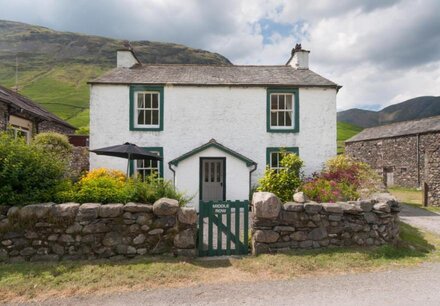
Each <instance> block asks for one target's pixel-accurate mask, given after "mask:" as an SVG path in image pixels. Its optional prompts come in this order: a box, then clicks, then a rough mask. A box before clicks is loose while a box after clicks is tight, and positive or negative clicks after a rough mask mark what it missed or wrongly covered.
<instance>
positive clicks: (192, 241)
mask: <svg viewBox="0 0 440 306" xmlns="http://www.w3.org/2000/svg"><path fill="white" fill-rule="evenodd" d="M195 236H196V235H195V233H194V231H193V230H192V229H186V230H184V231H182V232H180V233H178V234H177V235H176V236H175V237H174V246H175V247H176V248H178V249H192V248H194V247H195V246H196V237H195Z"/></svg>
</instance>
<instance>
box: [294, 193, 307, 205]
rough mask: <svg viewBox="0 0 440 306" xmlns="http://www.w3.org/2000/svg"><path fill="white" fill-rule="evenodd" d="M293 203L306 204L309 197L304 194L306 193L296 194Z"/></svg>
mask: <svg viewBox="0 0 440 306" xmlns="http://www.w3.org/2000/svg"><path fill="white" fill-rule="evenodd" d="M293 201H294V202H296V203H305V202H307V197H306V195H305V194H304V192H302V191H300V192H296V193H295V194H294V195H293Z"/></svg>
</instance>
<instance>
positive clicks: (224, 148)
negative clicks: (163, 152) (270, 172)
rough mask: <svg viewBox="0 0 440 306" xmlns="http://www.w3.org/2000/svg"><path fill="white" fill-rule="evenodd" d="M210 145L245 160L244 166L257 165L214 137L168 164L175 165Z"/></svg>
mask: <svg viewBox="0 0 440 306" xmlns="http://www.w3.org/2000/svg"><path fill="white" fill-rule="evenodd" d="M211 147H214V148H216V149H219V150H221V151H223V152H225V153H228V154H230V155H232V156H234V157H235V158H237V159H239V160H241V161H243V162H245V163H246V166H248V167H249V166H252V165H257V163H256V162H254V161H253V160H251V159H249V158H247V157H246V156H244V155H242V154H240V153H238V152H236V151H234V150H232V149H229V148H228V147H225V146H224V145H222V144H220V143H218V142H217V141H216V140H215V139H211V140H210V141H209V142H207V143H205V144H204V145H201V146H200V147H197V148H195V149H193V150H191V151H189V152H187V153H185V154H183V155H181V156H179V157H177V158H175V159H173V160H172V161H170V162H169V164H170V165H174V166H177V165H178V164H179V162H181V161H182V160H184V159H187V158H188V157H191V156H192V155H194V154H197V153H199V152H202V151H204V150H206V149H208V148H211Z"/></svg>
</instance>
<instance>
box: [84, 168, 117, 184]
mask: <svg viewBox="0 0 440 306" xmlns="http://www.w3.org/2000/svg"><path fill="white" fill-rule="evenodd" d="M103 177H106V178H111V179H114V180H115V181H117V182H120V183H125V181H126V176H125V173H124V172H122V171H120V170H116V169H108V168H96V169H93V170H90V171H89V172H87V173H86V174H85V175H84V176H82V177H81V179H80V184H87V183H88V182H90V181H93V180H96V179H99V178H103Z"/></svg>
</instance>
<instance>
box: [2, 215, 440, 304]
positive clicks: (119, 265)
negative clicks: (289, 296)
mask: <svg viewBox="0 0 440 306" xmlns="http://www.w3.org/2000/svg"><path fill="white" fill-rule="evenodd" d="M401 238H402V242H401V244H400V245H399V246H397V247H393V246H382V247H376V248H369V249H357V248H338V249H336V248H335V249H327V250H321V251H318V250H313V251H296V252H291V253H286V254H277V255H260V256H258V257H252V256H249V257H243V258H230V259H227V260H200V259H196V260H188V261H185V260H182V259H176V258H173V257H164V256H161V257H145V258H141V259H135V260H129V261H128V260H127V261H122V262H110V261H92V262H67V261H66V262H60V263H56V264H53V263H20V264H0V302H12V301H14V302H19V301H26V300H32V299H34V300H44V299H46V298H50V297H57V298H59V297H63V296H70V295H75V294H88V293H93V294H103V293H108V292H114V291H128V290H141V289H149V288H158V287H182V286H190V285H196V284H201V283H220V282H238V281H258V280H268V279H269V280H270V279H289V278H294V277H299V276H310V275H324V274H334V273H352V272H359V271H371V270H380V269H389V268H392V267H402V266H408V265H415V264H418V263H421V262H424V261H435V260H439V259H440V254H439V251H438V248H439V247H440V238H439V237H438V236H434V235H432V234H430V233H426V232H421V231H419V230H417V229H415V228H413V227H411V226H409V225H406V224H402V227H401Z"/></svg>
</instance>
